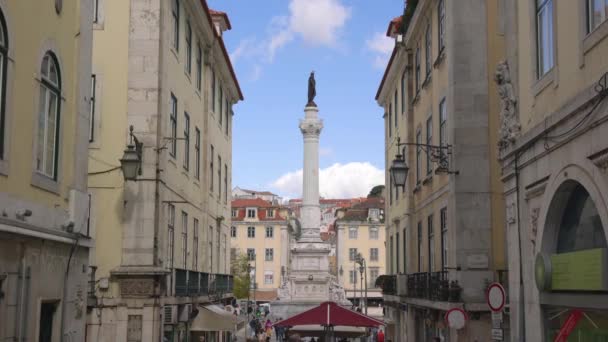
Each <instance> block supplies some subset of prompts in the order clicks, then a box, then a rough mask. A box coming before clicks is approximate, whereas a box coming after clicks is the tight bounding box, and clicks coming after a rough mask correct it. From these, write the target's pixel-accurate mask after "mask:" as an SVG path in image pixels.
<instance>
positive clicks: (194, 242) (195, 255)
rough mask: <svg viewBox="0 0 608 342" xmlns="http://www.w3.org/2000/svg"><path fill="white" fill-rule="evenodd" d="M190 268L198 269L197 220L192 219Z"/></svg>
mask: <svg viewBox="0 0 608 342" xmlns="http://www.w3.org/2000/svg"><path fill="white" fill-rule="evenodd" d="M192 235H193V238H192V269H193V270H195V271H197V270H198V220H197V219H194V222H193V227H192Z"/></svg>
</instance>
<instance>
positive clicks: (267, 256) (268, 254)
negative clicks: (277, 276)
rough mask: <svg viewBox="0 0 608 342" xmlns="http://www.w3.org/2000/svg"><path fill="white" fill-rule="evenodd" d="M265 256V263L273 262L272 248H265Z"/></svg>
mask: <svg viewBox="0 0 608 342" xmlns="http://www.w3.org/2000/svg"><path fill="white" fill-rule="evenodd" d="M264 255H265V259H264V260H266V261H272V260H274V249H272V248H266V251H265V252H264Z"/></svg>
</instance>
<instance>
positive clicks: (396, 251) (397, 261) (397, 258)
mask: <svg viewBox="0 0 608 342" xmlns="http://www.w3.org/2000/svg"><path fill="white" fill-rule="evenodd" d="M399 241H400V239H399V232H397V233H396V234H395V266H396V268H395V273H399V271H400V270H401V268H400V267H399V266H400V265H399Z"/></svg>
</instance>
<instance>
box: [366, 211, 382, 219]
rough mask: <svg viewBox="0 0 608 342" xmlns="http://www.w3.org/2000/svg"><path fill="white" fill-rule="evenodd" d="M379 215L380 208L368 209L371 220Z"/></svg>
mask: <svg viewBox="0 0 608 342" xmlns="http://www.w3.org/2000/svg"><path fill="white" fill-rule="evenodd" d="M379 216H380V209H374V208H372V209H370V210H369V218H370V219H372V220H377V219H378V217H379Z"/></svg>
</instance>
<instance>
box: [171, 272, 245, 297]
mask: <svg viewBox="0 0 608 342" xmlns="http://www.w3.org/2000/svg"><path fill="white" fill-rule="evenodd" d="M233 285H234V281H233V278H232V275H229V274H210V273H204V272H195V271H188V270H182V269H175V295H176V296H178V297H196V296H205V295H211V294H218V293H220V294H226V293H232V289H233Z"/></svg>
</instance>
